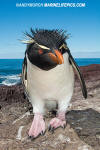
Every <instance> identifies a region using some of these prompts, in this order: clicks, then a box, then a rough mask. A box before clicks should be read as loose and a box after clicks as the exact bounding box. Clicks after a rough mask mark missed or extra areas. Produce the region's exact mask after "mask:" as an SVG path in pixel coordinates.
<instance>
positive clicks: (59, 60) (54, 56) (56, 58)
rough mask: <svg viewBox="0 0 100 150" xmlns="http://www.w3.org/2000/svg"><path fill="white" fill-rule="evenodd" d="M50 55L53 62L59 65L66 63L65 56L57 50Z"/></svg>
mask: <svg viewBox="0 0 100 150" xmlns="http://www.w3.org/2000/svg"><path fill="white" fill-rule="evenodd" d="M48 55H49V57H50V58H51V59H52V61H53V62H55V63H57V64H63V63H64V59H63V55H62V54H61V52H59V51H58V50H57V49H55V50H53V51H52V52H49V53H48Z"/></svg>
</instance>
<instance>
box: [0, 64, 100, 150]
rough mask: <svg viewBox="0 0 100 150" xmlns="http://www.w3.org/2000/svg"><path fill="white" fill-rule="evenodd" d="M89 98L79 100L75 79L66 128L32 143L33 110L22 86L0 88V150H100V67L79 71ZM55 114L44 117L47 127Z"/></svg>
mask: <svg viewBox="0 0 100 150" xmlns="http://www.w3.org/2000/svg"><path fill="white" fill-rule="evenodd" d="M80 69H81V72H82V73H83V76H84V78H85V81H86V86H87V91H88V98H87V99H86V100H85V99H84V98H83V96H82V92H81V88H80V84H79V81H78V79H77V77H76V76H75V77H76V80H75V90H74V95H73V97H72V100H71V103H70V106H69V108H68V112H67V114H66V119H67V123H68V124H67V127H66V128H65V129H61V128H58V129H57V130H55V132H54V133H53V134H52V133H50V132H48V131H46V133H45V135H44V136H40V137H39V138H37V139H35V140H33V141H31V140H30V139H28V136H27V132H28V129H29V127H30V125H31V122H32V119H33V114H32V113H31V110H32V107H31V104H30V103H29V102H28V100H27V99H26V97H25V95H24V90H23V86H22V85H15V86H9V87H8V86H0V150H100V65H99V64H98V65H89V66H84V67H80ZM52 115H54V114H47V116H46V125H47V124H48V122H49V120H50V119H51V117H52Z"/></svg>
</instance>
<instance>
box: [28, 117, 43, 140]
mask: <svg viewBox="0 0 100 150" xmlns="http://www.w3.org/2000/svg"><path fill="white" fill-rule="evenodd" d="M44 132H45V122H44V120H43V116H42V114H35V116H34V119H33V122H32V125H31V128H30V130H29V133H28V135H29V137H31V138H32V139H33V138H36V137H37V136H39V135H43V134H44Z"/></svg>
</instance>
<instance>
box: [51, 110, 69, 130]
mask: <svg viewBox="0 0 100 150" xmlns="http://www.w3.org/2000/svg"><path fill="white" fill-rule="evenodd" d="M65 126H66V120H65V113H59V114H58V116H57V117H55V118H53V119H51V121H50V125H49V131H53V130H55V129H56V128H58V127H62V128H65Z"/></svg>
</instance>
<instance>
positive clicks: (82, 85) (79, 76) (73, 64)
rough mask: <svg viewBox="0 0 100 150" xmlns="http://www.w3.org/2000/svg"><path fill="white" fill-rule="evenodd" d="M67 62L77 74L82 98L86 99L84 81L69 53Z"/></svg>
mask: <svg viewBox="0 0 100 150" xmlns="http://www.w3.org/2000/svg"><path fill="white" fill-rule="evenodd" d="M69 61H70V63H71V65H72V66H73V68H74V69H75V71H76V73H77V76H78V78H79V80H80V84H81V88H82V93H83V96H84V98H85V99H86V98H87V89H86V85H85V81H84V78H83V75H82V74H81V72H80V69H79V67H78V65H77V64H76V62H75V60H74V58H73V57H72V55H71V53H69Z"/></svg>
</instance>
